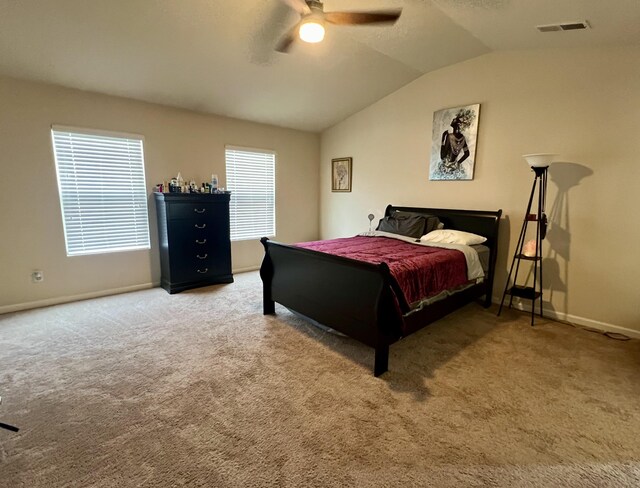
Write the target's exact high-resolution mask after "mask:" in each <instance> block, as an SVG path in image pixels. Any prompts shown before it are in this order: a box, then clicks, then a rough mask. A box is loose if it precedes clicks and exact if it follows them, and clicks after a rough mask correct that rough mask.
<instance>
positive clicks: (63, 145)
mask: <svg viewBox="0 0 640 488" xmlns="http://www.w3.org/2000/svg"><path fill="white" fill-rule="evenodd" d="M51 134H52V137H53V151H54V156H55V162H56V170H57V173H58V189H59V192H60V203H61V206H62V221H63V224H64V235H65V240H66V244H67V255H68V256H76V255H79V254H95V253H102V252H115V251H126V250H133V249H149V247H150V246H149V216H148V212H147V192H146V188H145V178H144V154H143V148H142V138H141V137H139V136H131V135H126V136H120V135H112V134H106V133H102V132H92V131H85V130H84V129H68V130H67V129H66V128H60V127H55V126H54V127H53V129H52V130H51Z"/></svg>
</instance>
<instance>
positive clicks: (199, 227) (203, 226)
mask: <svg viewBox="0 0 640 488" xmlns="http://www.w3.org/2000/svg"><path fill="white" fill-rule="evenodd" d="M206 226H207V224H202V225H198V224H196V229H204V228H205V227H206Z"/></svg>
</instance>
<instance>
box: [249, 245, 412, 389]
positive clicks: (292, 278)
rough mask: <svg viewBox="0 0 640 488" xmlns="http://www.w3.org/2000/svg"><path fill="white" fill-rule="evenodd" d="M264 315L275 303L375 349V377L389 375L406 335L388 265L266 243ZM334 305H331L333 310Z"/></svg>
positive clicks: (263, 278)
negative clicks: (395, 346)
mask: <svg viewBox="0 0 640 488" xmlns="http://www.w3.org/2000/svg"><path fill="white" fill-rule="evenodd" d="M261 242H262V244H263V246H264V248H265V256H264V260H263V262H262V267H261V268H260V277H261V278H262V282H263V310H264V313H265V314H273V313H275V302H278V303H280V304H281V305H284V306H285V307H287V308H290V309H291V310H294V311H296V312H298V313H300V314H302V315H304V316H306V317H309V318H311V319H313V320H316V321H318V322H320V323H321V324H324V325H327V326H329V327H331V328H333V329H335V330H338V331H340V332H342V333H344V334H346V335H348V336H350V337H352V338H354V339H356V340H358V341H360V342H362V343H364V344H366V345H368V346H371V347H373V348H375V351H376V354H375V366H374V374H375V375H376V376H379V375H381V374H382V373H384V372H385V371H386V370H387V363H388V357H389V345H390V344H392V343H393V342H395V341H397V340H398V339H399V338H400V337H401V335H402V327H401V325H402V317H401V315H400V312H399V310H398V308H397V305H396V302H395V301H394V300H395V298H394V295H393V292H392V289H391V282H392V279H391V274H390V272H389V268H388V266H387V265H386V264H384V263H382V264H379V265H374V264H370V263H364V262H361V261H355V260H353V259H348V258H343V257H340V256H333V255H329V254H325V253H321V252H317V251H312V250H309V249H303V248H299V247H295V246H288V245H286V244H281V243H278V242H274V241H270V240H269V239H267V238H263V239H262V240H261ZM327 304H331V306H327Z"/></svg>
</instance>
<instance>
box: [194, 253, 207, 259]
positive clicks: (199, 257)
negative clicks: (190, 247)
mask: <svg viewBox="0 0 640 488" xmlns="http://www.w3.org/2000/svg"><path fill="white" fill-rule="evenodd" d="M207 256H208V254H205V255H204V256H200V254H196V257H197V258H198V259H207Z"/></svg>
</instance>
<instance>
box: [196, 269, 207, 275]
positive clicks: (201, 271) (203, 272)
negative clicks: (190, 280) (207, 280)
mask: <svg viewBox="0 0 640 488" xmlns="http://www.w3.org/2000/svg"><path fill="white" fill-rule="evenodd" d="M197 271H198V273H200V274H205V273H206V272H207V271H209V268H204V271H203V270H201V269H199V270H197Z"/></svg>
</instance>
